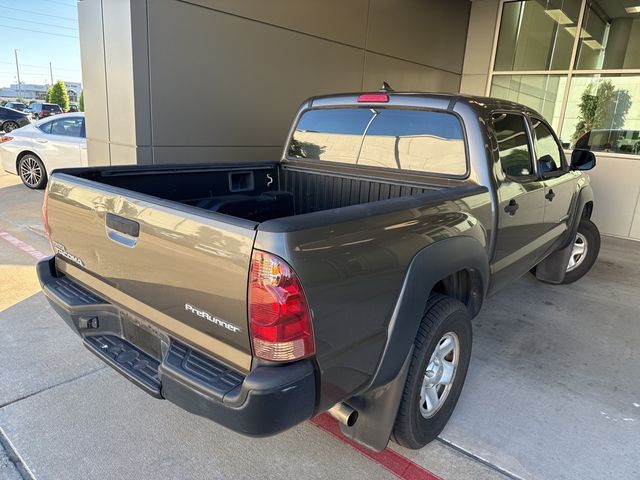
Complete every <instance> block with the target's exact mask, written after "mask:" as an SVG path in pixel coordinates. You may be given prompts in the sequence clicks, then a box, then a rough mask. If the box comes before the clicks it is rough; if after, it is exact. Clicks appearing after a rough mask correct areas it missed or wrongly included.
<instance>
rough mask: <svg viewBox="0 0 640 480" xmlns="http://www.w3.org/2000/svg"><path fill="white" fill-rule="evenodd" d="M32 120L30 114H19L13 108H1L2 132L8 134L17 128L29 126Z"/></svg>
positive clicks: (0, 123) (0, 127)
mask: <svg viewBox="0 0 640 480" xmlns="http://www.w3.org/2000/svg"><path fill="white" fill-rule="evenodd" d="M30 123H31V120H30V119H29V114H28V113H23V112H19V111H17V110H13V109H12V108H7V107H0V130H4V132H5V133H8V132H10V131H12V130H15V129H16V128H20V127H24V126H25V125H29V124H30Z"/></svg>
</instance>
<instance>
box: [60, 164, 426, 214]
mask: <svg viewBox="0 0 640 480" xmlns="http://www.w3.org/2000/svg"><path fill="white" fill-rule="evenodd" d="M63 173H70V174H72V175H73V176H74V177H80V178H85V179H87V180H91V181H94V182H98V183H101V184H106V185H110V186H113V187H117V188H122V189H125V190H127V191H128V194H130V192H132V191H134V192H137V193H141V194H144V195H150V196H153V197H156V198H162V199H164V200H169V201H173V202H179V203H183V204H186V205H190V206H194V207H198V208H202V209H205V210H208V211H212V212H218V213H223V214H226V215H230V216H233V217H236V218H242V219H245V220H251V221H254V222H263V221H266V220H271V219H274V218H283V217H290V216H295V215H301V214H305V213H312V212H318V211H322V210H330V209H334V208H339V207H347V206H351V205H357V204H363V203H368V202H374V201H379V200H387V199H391V198H398V197H408V196H413V195H418V194H421V193H424V192H426V191H429V190H432V189H437V188H438V187H436V186H433V187H426V186H424V185H422V186H411V185H406V184H401V183H390V182H389V181H376V180H371V179H362V178H357V177H351V176H344V175H339V174H337V173H330V172H326V171H316V170H309V169H304V168H299V167H298V168H294V167H290V166H285V165H282V164H266V165H265V164H258V165H256V164H253V165H240V166H238V165H234V166H233V167H230V166H202V165H198V166H191V167H184V166H180V167H140V166H138V167H133V168H131V167H124V168H123V167H108V168H104V169H101V170H96V169H74V170H65V171H63Z"/></svg>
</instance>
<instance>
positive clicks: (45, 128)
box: [38, 122, 53, 133]
mask: <svg viewBox="0 0 640 480" xmlns="http://www.w3.org/2000/svg"><path fill="white" fill-rule="evenodd" d="M52 123H53V122H47V123H43V124H40V125H38V128H39V129H40V130H42V131H43V132H44V133H51V124H52Z"/></svg>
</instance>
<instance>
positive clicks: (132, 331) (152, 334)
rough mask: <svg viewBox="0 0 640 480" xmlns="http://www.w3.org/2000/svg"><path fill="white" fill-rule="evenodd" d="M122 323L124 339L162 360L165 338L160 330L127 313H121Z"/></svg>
mask: <svg viewBox="0 0 640 480" xmlns="http://www.w3.org/2000/svg"><path fill="white" fill-rule="evenodd" d="M120 321H121V324H122V338H124V339H125V340H127V341H128V342H130V343H132V344H133V345H135V346H136V347H138V348H139V349H140V350H142V351H144V352H145V353H147V354H149V355H151V356H152V357H153V358H155V359H156V360H158V361H161V360H162V352H163V348H162V338H164V337H165V336H164V335H163V334H162V333H161V332H160V330H158V329H157V328H155V327H154V326H152V325H150V324H148V323H146V322H144V321H143V320H141V319H139V318H137V317H134V316H133V315H131V314H129V313H127V312H120ZM167 344H168V341H167Z"/></svg>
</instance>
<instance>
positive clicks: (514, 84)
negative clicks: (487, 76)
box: [491, 75, 567, 129]
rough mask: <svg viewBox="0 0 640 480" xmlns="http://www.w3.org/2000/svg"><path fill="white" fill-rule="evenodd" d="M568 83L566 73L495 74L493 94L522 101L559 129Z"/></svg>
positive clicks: (492, 87)
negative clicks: (563, 98)
mask: <svg viewBox="0 0 640 480" xmlns="http://www.w3.org/2000/svg"><path fill="white" fill-rule="evenodd" d="M566 84H567V77H566V76H565V75H495V76H494V77H493V80H492V82H491V96H492V97H496V98H503V99H505V100H511V101H512V102H517V103H522V104H523V105H526V106H527V107H529V108H532V109H533V110H535V111H536V112H538V113H540V114H541V115H542V116H543V117H544V118H545V119H546V120H547V121H548V122H549V123H550V124H551V125H552V126H553V127H554V128H556V129H557V128H558V127H559V121H560V106H561V104H562V95H563V94H564V89H565V85H566Z"/></svg>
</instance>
